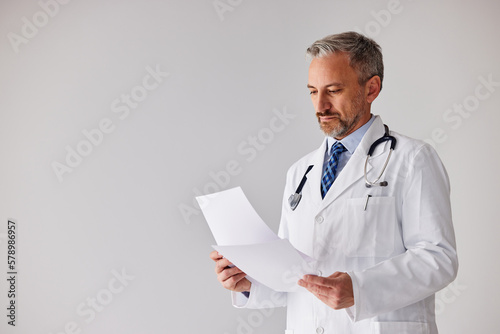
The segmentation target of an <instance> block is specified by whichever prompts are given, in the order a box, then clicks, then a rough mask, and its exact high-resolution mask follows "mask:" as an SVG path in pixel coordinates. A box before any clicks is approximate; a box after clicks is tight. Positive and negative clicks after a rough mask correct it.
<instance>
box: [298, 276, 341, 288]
mask: <svg viewBox="0 0 500 334" xmlns="http://www.w3.org/2000/svg"><path fill="white" fill-rule="evenodd" d="M304 281H306V282H307V283H312V284H316V285H321V286H326V287H329V288H331V287H333V286H335V284H334V283H335V281H334V280H333V279H331V278H329V277H321V276H316V275H305V276H304Z"/></svg>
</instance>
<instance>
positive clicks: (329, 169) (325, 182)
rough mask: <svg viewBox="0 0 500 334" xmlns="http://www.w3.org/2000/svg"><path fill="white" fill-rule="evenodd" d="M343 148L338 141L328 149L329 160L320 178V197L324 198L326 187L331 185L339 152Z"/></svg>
mask: <svg viewBox="0 0 500 334" xmlns="http://www.w3.org/2000/svg"><path fill="white" fill-rule="evenodd" d="M345 150H346V148H345V147H344V145H342V143H341V142H339V141H338V142H336V143H335V145H333V146H332V148H331V150H330V160H328V164H327V165H326V168H325V172H324V173H323V178H322V179H321V198H325V195H326V193H327V192H328V189H330V187H331V186H332V184H333V181H334V180H335V173H336V171H337V164H338V162H339V157H340V154H341V153H342V152H344V151H345Z"/></svg>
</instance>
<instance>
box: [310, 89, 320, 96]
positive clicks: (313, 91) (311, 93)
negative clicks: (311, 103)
mask: <svg viewBox="0 0 500 334" xmlns="http://www.w3.org/2000/svg"><path fill="white" fill-rule="evenodd" d="M317 92H318V91H316V90H312V91H310V92H309V94H310V95H313V94H316V93H317Z"/></svg>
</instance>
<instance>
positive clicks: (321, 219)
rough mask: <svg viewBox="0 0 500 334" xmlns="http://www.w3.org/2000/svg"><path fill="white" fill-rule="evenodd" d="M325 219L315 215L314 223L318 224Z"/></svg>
mask: <svg viewBox="0 0 500 334" xmlns="http://www.w3.org/2000/svg"><path fill="white" fill-rule="evenodd" d="M324 220H325V219H324V218H323V216H318V217H316V223H318V224H321V223H322V222H323V221H324Z"/></svg>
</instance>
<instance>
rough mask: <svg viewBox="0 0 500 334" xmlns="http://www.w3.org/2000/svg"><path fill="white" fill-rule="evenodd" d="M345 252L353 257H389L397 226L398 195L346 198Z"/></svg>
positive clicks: (344, 219)
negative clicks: (395, 196) (396, 197)
mask: <svg viewBox="0 0 500 334" xmlns="http://www.w3.org/2000/svg"><path fill="white" fill-rule="evenodd" d="M343 221H344V223H343V228H344V229H345V231H346V232H345V233H344V242H343V246H344V251H345V253H346V255H347V256H351V257H388V256H390V255H391V254H392V252H393V251H394V234H395V230H396V228H397V217H396V202H395V198H394V197H368V198H367V197H364V198H351V199H348V200H346V205H345V211H344V215H343Z"/></svg>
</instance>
